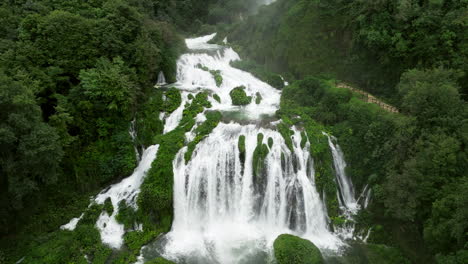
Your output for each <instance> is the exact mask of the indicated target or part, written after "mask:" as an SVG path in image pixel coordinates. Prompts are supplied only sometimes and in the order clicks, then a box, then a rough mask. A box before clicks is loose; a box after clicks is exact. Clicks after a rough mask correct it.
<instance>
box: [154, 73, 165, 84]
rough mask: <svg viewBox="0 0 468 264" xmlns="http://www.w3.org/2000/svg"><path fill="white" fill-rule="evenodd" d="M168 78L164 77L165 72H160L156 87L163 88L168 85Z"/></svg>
mask: <svg viewBox="0 0 468 264" xmlns="http://www.w3.org/2000/svg"><path fill="white" fill-rule="evenodd" d="M166 84H167V82H166V77H165V76H164V72H162V71H160V72H159V74H158V81H157V83H156V86H163V85H166Z"/></svg>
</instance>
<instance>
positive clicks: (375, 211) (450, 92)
mask: <svg viewBox="0 0 468 264" xmlns="http://www.w3.org/2000/svg"><path fill="white" fill-rule="evenodd" d="M333 83H334V82H330V81H325V80H321V79H318V78H313V77H309V78H306V79H304V80H302V81H297V82H294V83H293V84H291V85H290V86H288V87H286V88H285V89H284V91H283V97H282V100H281V110H280V111H279V114H280V115H281V117H283V120H287V119H286V118H285V117H289V118H291V119H292V118H293V116H297V115H299V116H301V118H299V119H296V122H299V121H300V122H301V123H304V124H305V126H306V131H307V134H308V135H309V139H311V140H314V141H316V142H311V151H312V155H313V156H314V159H316V164H319V165H318V166H317V167H316V183H317V188H318V189H319V191H320V189H324V190H325V192H326V193H327V207H329V214H330V216H331V217H336V216H337V215H336V214H335V215H334V214H333V213H332V212H333V211H331V210H330V206H333V205H330V204H329V203H328V199H330V198H331V197H334V196H333V192H335V190H336V183H334V176H332V175H333V172H332V171H331V170H330V169H329V168H331V167H332V166H331V165H332V163H331V157H330V153H329V150H328V146H327V143H326V137H324V136H322V137H320V135H319V134H318V133H319V131H320V130H321V131H324V129H323V128H321V129H308V128H307V127H308V126H309V124H313V122H311V120H307V119H314V120H317V121H320V122H321V123H323V124H327V125H329V126H330V128H331V129H332V131H333V134H334V135H335V136H337V137H338V139H339V143H340V145H341V147H342V149H343V151H344V153H345V154H348V153H350V154H349V155H346V161H347V163H348V171H347V173H348V174H349V175H351V177H352V178H353V182H354V184H355V186H356V187H357V188H358V190H359V189H362V188H363V187H364V185H366V184H369V185H370V186H371V187H372V189H373V191H374V197H373V203H372V206H371V208H369V211H367V212H366V213H365V214H364V215H365V217H364V218H362V217H358V225H360V224H361V225H362V224H363V223H367V225H368V226H367V227H370V226H375V225H378V224H380V225H381V228H380V229H375V231H373V232H371V237H370V239H369V240H370V241H373V242H376V243H384V244H387V245H390V246H395V245H398V246H399V247H401V249H402V250H403V252H404V253H405V255H407V256H408V257H410V258H412V259H417V258H426V259H430V258H431V257H430V255H431V254H430V253H429V250H432V252H433V254H434V255H436V254H437V255H438V261H441V263H443V261H445V259H450V260H452V259H454V260H456V259H460V257H457V256H462V255H463V254H465V253H464V252H465V251H466V250H464V249H463V245H464V243H466V237H464V236H463V232H464V231H462V230H465V228H466V225H458V224H454V223H462V222H466V221H465V220H462V219H465V218H464V217H465V216H463V215H464V214H463V213H462V211H463V209H462V208H463V206H462V205H461V204H460V203H458V202H448V201H449V200H450V201H465V200H466V195H465V193H464V192H460V191H456V190H459V189H457V188H455V186H459V187H460V188H462V186H465V185H466V184H465V183H466V177H465V176H464V175H463V172H464V171H466V169H467V168H466V164H467V163H466V157H467V156H466V150H465V149H464V147H463V146H464V145H465V143H464V142H466V138H465V137H464V136H463V135H464V134H466V133H465V132H463V131H466V126H464V125H463V121H462V120H463V119H465V118H466V117H467V116H468V115H467V113H468V112H467V107H466V103H465V102H463V101H462V100H461V98H460V95H459V93H458V89H457V85H456V75H454V74H453V72H451V71H448V70H442V69H435V70H427V71H420V70H412V71H408V72H407V73H405V74H404V75H403V76H402V79H401V81H400V84H399V86H398V89H399V96H401V98H402V103H401V105H402V109H401V110H402V112H403V113H404V115H402V114H394V113H389V112H386V111H385V110H383V109H380V108H379V107H378V106H376V105H372V104H367V103H364V102H362V101H361V100H359V99H358V98H357V96H356V95H353V94H352V93H351V92H350V91H349V90H347V89H341V88H335V87H334V85H333ZM428 98H431V99H430V100H431V101H430V103H428V102H429V101H428ZM303 120H305V121H303ZM291 122H292V121H291ZM317 128H318V127H317ZM314 130H315V131H316V132H315V133H314V132H313V131H314ZM283 131H287V128H283ZM325 131H326V130H325ZM284 133H286V132H284ZM362 142H366V144H362ZM351 153H352V154H351ZM440 186H443V187H442V188H440ZM329 192H330V193H329ZM335 197H336V196H335ZM334 206H337V203H335V205H334ZM335 211H336V210H335ZM364 215H363V216H364ZM384 215H385V217H383V216H384ZM359 222H360V223H359ZM447 223H453V224H449V225H447ZM401 226H405V228H404V229H399V227H401ZM449 226H450V227H449ZM418 230H424V231H423V232H424V236H423V234H421V233H420V232H419V231H418ZM423 239H424V242H425V243H426V245H427V246H428V247H429V249H426V248H424V247H422V246H418V247H413V246H411V245H414V243H415V242H414V241H420V242H418V244H420V245H421V244H422V240H423ZM451 252H452V253H451ZM455 254H457V255H455ZM447 261H448V260H447Z"/></svg>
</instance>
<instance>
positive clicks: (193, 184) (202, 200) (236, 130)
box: [140, 34, 355, 264]
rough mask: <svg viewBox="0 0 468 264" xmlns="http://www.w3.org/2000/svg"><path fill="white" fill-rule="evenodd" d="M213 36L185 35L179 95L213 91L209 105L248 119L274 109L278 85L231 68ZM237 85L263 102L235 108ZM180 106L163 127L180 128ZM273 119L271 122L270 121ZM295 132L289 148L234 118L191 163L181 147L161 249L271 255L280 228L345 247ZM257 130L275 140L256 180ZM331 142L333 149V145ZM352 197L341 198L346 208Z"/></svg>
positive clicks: (173, 255)
mask: <svg viewBox="0 0 468 264" xmlns="http://www.w3.org/2000/svg"><path fill="white" fill-rule="evenodd" d="M214 36H215V35H214V34H213V35H209V36H205V37H201V38H196V39H188V40H186V43H187V46H188V47H189V48H190V49H191V50H192V52H191V53H188V54H185V55H182V56H181V58H180V59H179V61H178V65H177V66H178V73H177V83H176V84H175V86H176V87H177V88H179V89H180V90H182V91H183V92H182V94H183V95H184V98H187V97H186V96H187V94H186V93H192V94H196V93H197V92H198V91H200V90H205V91H209V92H210V93H216V94H218V95H219V97H220V98H221V103H218V102H216V101H215V100H214V99H211V100H210V101H211V103H212V105H213V107H212V108H211V109H213V110H220V111H222V112H223V111H229V112H239V113H242V114H243V115H245V116H246V117H247V119H249V120H251V121H250V123H252V122H257V121H255V120H259V119H260V118H261V117H262V116H265V115H266V116H271V115H274V113H275V112H276V111H277V110H278V108H279V100H280V96H281V93H280V91H279V90H277V89H274V88H273V87H271V86H270V85H268V84H266V83H263V82H262V81H260V80H258V79H257V78H255V77H254V76H253V75H251V74H250V73H247V72H244V71H241V70H238V69H235V68H233V67H231V66H230V65H229V63H230V62H231V61H235V60H239V59H240V58H239V56H238V54H237V53H235V52H234V51H233V50H232V49H231V48H229V47H222V46H219V45H213V44H208V43H207V42H208V41H209V40H211V39H212V38H213V37H214ZM198 64H202V65H203V66H205V67H208V68H209V69H210V70H219V71H220V72H221V75H222V77H223V83H222V85H221V86H220V87H218V86H216V83H215V81H214V78H213V76H212V75H211V74H210V73H209V72H207V71H204V70H202V69H199V68H198V67H197V65H198ZM240 85H244V86H245V87H246V92H247V95H249V96H252V97H255V95H256V93H257V92H258V93H260V94H261V96H262V97H263V100H262V102H261V104H260V105H256V104H255V102H254V100H253V102H252V103H251V104H250V105H248V106H245V107H238V106H233V105H232V104H231V98H230V96H229V92H230V91H231V90H232V89H233V88H234V87H237V86H240ZM184 100H186V99H184ZM183 108H184V103H183V104H182V105H181V107H180V108H179V109H177V110H176V111H175V112H174V113H172V115H171V116H170V117H169V118H168V119H166V126H167V127H168V128H167V130H168V131H169V130H171V129H173V128H175V127H176V126H177V124H178V122H179V121H180V118H181V116H179V112H178V111H180V113H181V112H183ZM169 119H171V121H170V122H168V121H169ZM203 119H204V115H203V114H200V115H199V116H197V122H202V121H203ZM278 123H280V121H274V122H270V125H269V127H273V128H274V127H275V126H276V125H277V124H278ZM293 130H294V136H293V143H294V144H293V145H294V148H293V152H291V151H290V150H289V149H288V147H287V146H286V144H285V142H284V139H283V137H282V136H281V135H280V134H279V133H278V132H277V131H275V130H272V129H267V128H262V127H259V126H257V125H255V124H250V125H241V124H236V123H229V124H225V123H220V125H218V127H217V128H215V129H214V130H213V132H212V133H211V134H210V135H209V136H208V137H207V138H206V139H204V140H203V141H201V142H200V143H199V144H198V146H197V147H196V149H195V151H194V152H193V155H192V159H191V160H190V161H189V162H188V163H186V162H185V159H184V154H185V152H186V148H183V149H181V150H180V152H179V153H178V154H177V156H176V158H175V160H174V161H173V167H174V222H173V225H172V230H171V232H170V233H168V234H167V235H166V236H165V242H164V243H165V244H164V246H163V249H162V250H158V251H159V254H162V255H163V256H164V257H166V258H168V259H172V260H175V261H186V262H187V263H223V264H224V263H226V264H230V263H244V262H245V261H248V260H252V259H254V258H255V256H258V255H259V254H260V255H261V254H262V252H263V253H265V254H267V255H269V256H270V258H271V254H272V244H273V241H274V240H275V239H276V237H277V236H278V235H280V234H283V233H291V234H295V235H298V236H301V237H303V238H306V239H309V240H311V241H312V242H314V244H316V245H317V246H318V247H319V248H321V249H324V250H325V249H327V250H334V251H336V250H338V249H339V248H340V247H342V246H343V245H344V242H343V241H342V240H341V237H343V235H342V234H341V232H342V231H341V230H340V231H339V232H340V234H335V233H333V232H332V231H330V229H329V227H328V226H329V219H328V216H327V212H326V208H325V205H324V202H323V201H322V199H321V197H320V195H319V194H318V192H317V189H316V186H315V171H314V165H313V158H312V157H311V155H310V153H309V147H310V143H309V142H308V141H307V143H306V146H305V147H304V148H301V147H300V142H301V133H300V131H299V130H298V129H296V128H294V127H293ZM165 131H166V130H165ZM166 132H167V131H166ZM258 133H263V134H264V139H263V143H265V144H268V143H267V142H268V138H272V139H273V142H274V144H273V146H272V147H271V148H270V149H269V154H268V155H267V157H266V160H265V163H266V164H267V166H265V171H264V172H263V174H262V175H261V176H260V177H258V178H255V176H254V174H253V168H252V167H253V166H252V160H253V153H254V150H255V148H256V146H257V135H258ZM240 135H244V136H245V137H246V144H245V146H246V153H245V163H242V162H241V160H240V156H239V154H240V153H239V149H238V139H239V136H240ZM186 136H187V141H188V142H189V141H190V140H191V139H193V137H194V134H193V133H191V132H189V133H187V134H186ZM332 146H333V147H334V148H335V151H336V146H335V145H334V144H331V145H330V147H332ZM332 150H333V148H332ZM282 153H283V156H284V161H283V165H282V159H281V155H282ZM335 154H336V153H335ZM335 156H336V157H335ZM334 158H335V163H336V164H335V166H336V167H337V168H342V169H343V170H342V172H343V173H342V174H340V175H341V176H343V177H344V178H346V175H345V174H344V166H346V165H345V163H344V160H342V158H343V157H342V155H341V156H340V155H334ZM340 158H341V160H340ZM339 162H343V163H339ZM343 164H344V166H343ZM342 185H343V186H344V187H342V186H341V185H340V190H341V189H342V188H345V191H344V192H346V193H348V194H349V196H346V197H347V198H350V197H354V194H353V190H352V185H351V184H350V182H349V181H348V180H347V178H346V179H345V180H344V183H343V184H342ZM346 188H347V189H346ZM352 199H354V198H352ZM352 199H351V198H350V199H349V200H346V201H347V202H349V203H346V204H347V205H348V206H350V205H351V202H352ZM354 202H355V201H354ZM351 231H352V230H351ZM347 232H348V231H347ZM351 233H352V232H351ZM140 261H142V258H140Z"/></svg>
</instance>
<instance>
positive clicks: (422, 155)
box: [226, 0, 468, 263]
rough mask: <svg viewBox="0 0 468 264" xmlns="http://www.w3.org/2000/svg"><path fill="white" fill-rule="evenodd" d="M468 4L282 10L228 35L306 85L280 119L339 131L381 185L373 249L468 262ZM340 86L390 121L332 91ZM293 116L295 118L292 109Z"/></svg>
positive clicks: (355, 169) (356, 160)
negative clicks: (355, 90)
mask: <svg viewBox="0 0 468 264" xmlns="http://www.w3.org/2000/svg"><path fill="white" fill-rule="evenodd" d="M467 12H468V5H467V3H466V1H411V0H408V1H340V0H336V1H333V0H331V1H304V0H298V1H287V0H283V1H281V0H280V1H277V2H276V3H274V4H272V5H271V6H267V7H264V8H262V9H261V10H260V12H259V14H257V15H256V16H251V17H249V18H248V19H247V21H245V22H240V23H236V24H234V25H231V26H230V27H228V29H227V30H226V32H227V33H226V35H227V36H228V37H229V39H230V41H231V42H233V43H234V45H235V46H237V47H238V49H239V50H240V51H241V53H243V54H246V55H247V56H248V57H250V58H251V59H252V60H255V61H256V63H257V64H259V65H265V67H267V68H268V69H270V70H271V71H276V72H280V73H283V74H284V75H285V76H289V78H290V79H293V80H294V79H296V80H297V81H296V82H294V83H293V85H290V86H289V87H286V88H285V89H284V90H283V97H282V106H281V109H282V111H283V110H284V109H285V110H286V111H287V112H289V113H293V114H294V115H297V114H299V113H303V114H304V115H303V116H311V117H312V118H313V119H315V120H317V121H319V122H321V123H323V124H327V125H330V126H332V127H333V128H332V129H333V131H334V134H335V135H336V136H337V137H338V138H339V139H340V142H341V144H342V146H343V148H344V151H345V153H349V154H348V155H347V160H348V162H349V165H350V171H349V173H350V174H351V176H352V177H353V180H354V181H355V182H356V183H357V185H358V186H360V188H363V187H364V186H365V185H366V184H370V185H371V186H373V190H374V194H375V196H374V201H373V205H372V208H371V209H370V210H368V211H365V212H363V213H362V215H361V217H362V218H361V219H360V220H361V221H362V224H363V225H369V224H370V225H375V227H376V228H375V229H374V232H373V233H372V235H371V238H370V240H371V241H373V242H377V243H383V244H387V245H398V246H399V247H400V248H402V249H403V250H404V251H405V254H407V255H408V256H410V257H411V259H412V261H414V262H415V263H420V262H428V261H429V262H430V261H433V260H431V257H430V256H436V261H437V262H438V263H463V262H465V261H466V260H467V259H468V255H467V254H468V251H467V242H468V240H467V239H468V237H467V230H468V224H467V223H468V210H467V208H466V204H467V201H468V196H467V192H466V191H463V190H466V189H467V187H468V186H467V185H466V184H467V171H468V167H467V164H468V160H467V159H468V156H467V149H466V147H467V143H468V141H467V135H468V125H467V118H468V108H467V107H468V105H467V103H466V101H465V100H466V95H467V93H468V90H467V89H468V86H467V81H466V80H467V79H466V78H467V73H468V69H467V65H468V61H467V60H468V54H467V53H468V47H467V46H466V43H468V41H467V38H468V27H467V23H468V21H467V15H466V14H467ZM327 80H341V81H344V82H347V83H351V84H353V85H356V86H357V87H360V88H362V89H365V90H367V91H368V92H371V93H374V94H375V95H378V96H381V97H382V99H383V100H385V101H388V102H390V103H392V104H394V105H395V106H397V107H398V108H399V109H400V112H401V113H400V114H391V113H388V112H386V111H384V110H381V109H379V108H378V107H377V106H375V105H369V104H365V103H362V101H360V100H359V99H356V98H351V97H350V96H349V94H348V91H346V90H344V89H327V88H324V87H327V85H326V82H327ZM292 109H294V110H292Z"/></svg>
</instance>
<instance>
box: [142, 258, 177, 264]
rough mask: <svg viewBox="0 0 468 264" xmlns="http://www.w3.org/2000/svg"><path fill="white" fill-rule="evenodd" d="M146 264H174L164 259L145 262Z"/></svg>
mask: <svg viewBox="0 0 468 264" xmlns="http://www.w3.org/2000/svg"><path fill="white" fill-rule="evenodd" d="M146 264H175V262H172V261H169V260H167V259H164V258H156V259H153V260H150V261H149V262H146Z"/></svg>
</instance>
